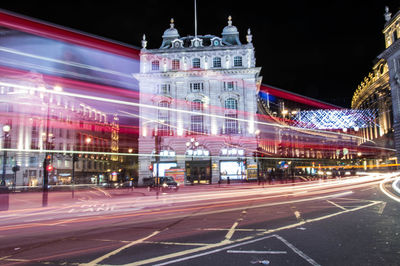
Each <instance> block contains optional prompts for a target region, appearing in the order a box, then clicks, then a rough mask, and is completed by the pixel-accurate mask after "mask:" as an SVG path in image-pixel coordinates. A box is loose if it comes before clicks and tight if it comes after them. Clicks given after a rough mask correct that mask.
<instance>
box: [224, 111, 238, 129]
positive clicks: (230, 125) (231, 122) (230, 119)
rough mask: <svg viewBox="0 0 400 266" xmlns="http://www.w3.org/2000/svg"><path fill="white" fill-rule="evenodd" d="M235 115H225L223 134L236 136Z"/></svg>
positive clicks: (236, 124)
mask: <svg viewBox="0 0 400 266" xmlns="http://www.w3.org/2000/svg"><path fill="white" fill-rule="evenodd" d="M237 133H238V121H237V114H225V134H237Z"/></svg>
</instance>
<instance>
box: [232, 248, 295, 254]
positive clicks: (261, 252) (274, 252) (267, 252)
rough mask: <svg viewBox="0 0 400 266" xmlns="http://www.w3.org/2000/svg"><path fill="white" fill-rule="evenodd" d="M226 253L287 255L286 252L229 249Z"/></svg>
mask: <svg viewBox="0 0 400 266" xmlns="http://www.w3.org/2000/svg"><path fill="white" fill-rule="evenodd" d="M226 252H227V253H239V254H272V255H275V254H287V251H270V250H261V251H259V250H232V249H229V250H227V251H226Z"/></svg>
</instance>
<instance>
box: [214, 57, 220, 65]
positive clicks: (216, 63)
mask: <svg viewBox="0 0 400 266" xmlns="http://www.w3.org/2000/svg"><path fill="white" fill-rule="evenodd" d="M213 67H221V57H214V59H213Z"/></svg>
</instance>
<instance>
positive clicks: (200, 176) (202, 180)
mask: <svg viewBox="0 0 400 266" xmlns="http://www.w3.org/2000/svg"><path fill="white" fill-rule="evenodd" d="M185 169H186V179H187V181H188V182H189V183H191V184H211V183H212V181H211V180H212V179H211V157H210V151H209V150H208V149H207V148H206V147H205V146H204V145H200V144H199V142H198V141H197V140H196V139H195V138H191V139H190V141H188V142H187V143H186V152H185Z"/></svg>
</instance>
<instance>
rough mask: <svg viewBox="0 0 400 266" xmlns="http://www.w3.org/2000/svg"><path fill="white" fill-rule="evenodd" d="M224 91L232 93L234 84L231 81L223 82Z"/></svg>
mask: <svg viewBox="0 0 400 266" xmlns="http://www.w3.org/2000/svg"><path fill="white" fill-rule="evenodd" d="M224 89H225V91H233V90H234V89H235V82H233V81H228V82H224Z"/></svg>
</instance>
